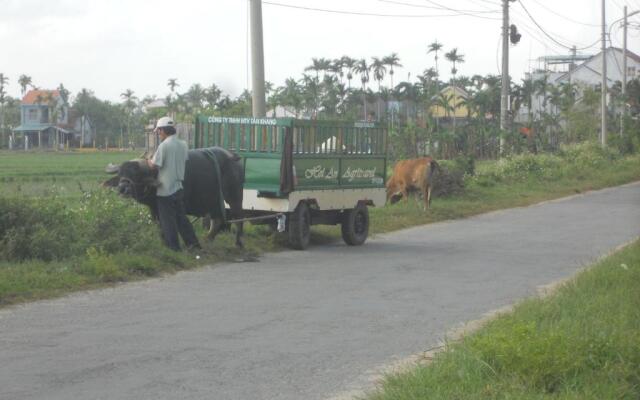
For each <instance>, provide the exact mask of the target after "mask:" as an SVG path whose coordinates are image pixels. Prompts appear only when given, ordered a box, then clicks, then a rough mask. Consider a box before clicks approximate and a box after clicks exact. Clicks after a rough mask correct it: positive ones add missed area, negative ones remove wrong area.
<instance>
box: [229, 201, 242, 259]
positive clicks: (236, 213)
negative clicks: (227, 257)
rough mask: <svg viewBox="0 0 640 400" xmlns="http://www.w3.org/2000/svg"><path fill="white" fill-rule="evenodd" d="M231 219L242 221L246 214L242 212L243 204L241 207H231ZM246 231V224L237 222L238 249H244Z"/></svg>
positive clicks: (236, 205)
mask: <svg viewBox="0 0 640 400" xmlns="http://www.w3.org/2000/svg"><path fill="white" fill-rule="evenodd" d="M229 214H230V215H231V219H242V218H243V216H244V213H243V212H242V203H240V205H238V204H233V205H231V209H230V213H229ZM243 231H244V222H242V221H240V222H236V247H240V248H242V247H244V244H243V243H242V234H243Z"/></svg>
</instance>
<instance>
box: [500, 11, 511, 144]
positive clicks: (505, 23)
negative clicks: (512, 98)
mask: <svg viewBox="0 0 640 400" xmlns="http://www.w3.org/2000/svg"><path fill="white" fill-rule="evenodd" d="M508 112H509V0H502V90H501V92H500V156H502V154H503V152H504V144H505V143H504V134H505V132H506V131H507V129H508V117H507V113H508Z"/></svg>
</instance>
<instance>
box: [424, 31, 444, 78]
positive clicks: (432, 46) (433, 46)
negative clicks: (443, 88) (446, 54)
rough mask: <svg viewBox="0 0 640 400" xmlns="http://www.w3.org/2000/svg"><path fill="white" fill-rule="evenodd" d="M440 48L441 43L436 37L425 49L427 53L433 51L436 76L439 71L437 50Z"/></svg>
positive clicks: (438, 74)
mask: <svg viewBox="0 0 640 400" xmlns="http://www.w3.org/2000/svg"><path fill="white" fill-rule="evenodd" d="M441 49H442V43H439V42H438V40H437V39H436V40H435V41H434V42H433V43H431V44H430V45H429V48H428V49H427V54H429V53H434V55H435V56H434V59H435V62H436V76H438V77H439V76H440V71H439V70H438V52H439V51H440V50H441Z"/></svg>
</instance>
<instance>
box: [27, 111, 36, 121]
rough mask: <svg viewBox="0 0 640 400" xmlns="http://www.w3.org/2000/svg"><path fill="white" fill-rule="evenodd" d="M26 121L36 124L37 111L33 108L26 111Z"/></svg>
mask: <svg viewBox="0 0 640 400" xmlns="http://www.w3.org/2000/svg"><path fill="white" fill-rule="evenodd" d="M27 111H28V113H27V121H29V122H38V110H37V109H35V108H30V109H29V110H27Z"/></svg>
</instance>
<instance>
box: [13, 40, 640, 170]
mask: <svg viewBox="0 0 640 400" xmlns="http://www.w3.org/2000/svg"><path fill="white" fill-rule="evenodd" d="M426 54H427V55H429V56H433V66H428V67H427V68H425V69H424V70H423V71H422V72H421V73H420V74H418V75H416V76H415V78H414V79H413V80H411V79H410V78H408V79H407V80H400V81H399V82H397V83H396V82H394V76H395V74H396V72H397V70H398V69H399V68H402V64H401V60H400V58H399V56H398V54H396V53H392V54H390V55H388V56H385V57H371V59H355V58H351V57H349V56H342V57H338V58H335V59H328V58H313V59H312V60H311V63H310V64H309V65H308V66H307V67H306V68H305V69H304V71H303V72H302V74H301V76H300V77H299V78H295V77H290V78H287V79H286V80H285V81H284V83H283V84H282V85H280V86H275V85H274V84H273V83H271V82H267V83H266V85H265V88H266V95H267V109H268V110H269V111H268V115H267V116H268V117H269V116H276V112H279V113H285V114H286V115H288V116H292V117H296V118H311V119H342V120H363V119H364V120H374V121H377V122H379V123H383V124H387V125H388V126H389V128H390V138H391V140H390V146H391V150H392V152H393V153H394V154H395V155H396V156H399V157H409V156H417V155H421V154H425V153H431V154H434V155H436V156H438V157H442V158H450V157H455V156H456V155H459V154H465V155H469V156H473V157H478V158H489V157H497V156H498V155H499V154H498V153H499V151H500V149H499V140H500V136H501V135H502V136H503V138H504V139H506V143H507V147H506V148H505V149H504V150H505V151H506V152H520V151H527V150H528V151H553V150H556V149H558V148H559V146H560V145H561V144H563V143H572V142H577V141H583V140H589V139H595V138H597V135H598V130H599V114H598V109H599V94H598V91H599V88H598V87H581V86H579V85H578V84H576V83H572V82H566V83H561V84H560V85H555V84H552V83H551V82H550V81H549V77H548V75H547V74H540V76H541V78H539V79H537V80H533V79H523V80H522V81H521V82H519V83H512V84H511V86H510V88H509V93H510V118H509V120H510V121H511V124H510V126H511V127H510V129H509V130H508V131H507V132H501V130H500V129H499V116H500V93H501V78H500V76H498V75H472V76H464V75H462V76H459V75H458V67H459V66H460V64H462V63H464V62H465V57H464V54H461V53H460V52H459V50H458V49H457V48H452V49H450V50H449V51H447V52H445V50H444V47H443V45H442V44H441V43H439V42H437V41H434V42H433V43H431V44H429V45H428V47H427V49H426ZM442 55H444V59H445V60H446V61H447V62H448V63H449V65H448V66H449V67H450V68H451V69H450V72H451V74H450V79H449V80H446V81H445V80H442V79H440V68H442V65H441V64H442V61H441V60H440V58H441V56H442ZM7 83H8V79H7V77H6V76H5V75H3V74H0V106H1V107H2V110H1V113H0V115H1V117H0V118H2V119H1V120H0V123H1V126H2V127H5V128H6V126H9V125H10V126H17V125H18V124H19V123H20V121H19V117H20V114H19V99H15V98H11V97H10V96H6V93H5V87H6V85H7ZM18 84H19V85H20V88H21V92H22V93H23V94H24V93H25V92H26V90H27V88H29V87H32V88H35V86H34V85H33V83H32V79H31V77H29V76H26V75H22V76H20V77H19V79H18ZM166 85H167V90H168V92H167V94H166V95H164V96H163V97H158V96H155V95H148V96H144V97H142V98H140V97H139V96H138V95H137V94H136V93H135V92H134V91H133V90H131V89H126V90H124V91H123V92H122V93H121V95H120V97H121V102H110V101H106V100H101V99H98V98H97V97H96V96H95V94H94V92H92V91H91V90H90V89H86V88H83V89H82V90H80V91H79V92H78V93H77V94H76V95H74V96H70V95H69V92H68V91H67V90H66V89H65V88H64V86H63V85H62V84H61V85H60V86H59V87H58V90H59V91H60V93H61V97H62V98H63V101H65V102H69V104H70V105H71V107H72V108H73V109H75V110H76V111H77V112H79V113H81V114H82V115H86V116H88V117H89V118H90V120H91V121H92V123H93V126H94V127H95V128H96V129H97V135H98V142H99V143H102V142H101V140H108V141H109V142H110V143H118V140H119V138H120V139H121V142H122V141H123V142H125V143H128V142H130V141H134V142H137V143H142V142H143V134H142V133H143V132H144V129H145V126H149V125H150V124H152V123H153V121H154V120H155V119H157V118H159V117H160V116H162V115H165V114H170V115H172V116H173V117H174V118H176V120H177V121H179V122H191V121H193V119H194V117H195V115H198V114H209V115H225V116H246V115H250V114H251V93H250V92H249V91H248V90H245V91H243V92H242V93H241V94H240V95H239V96H237V97H231V96H230V95H229V94H225V93H224V92H223V91H222V90H221V89H220V88H219V87H218V86H217V85H216V84H210V85H208V86H203V85H202V84H200V83H195V84H193V85H191V86H190V87H189V88H188V89H187V90H185V91H180V83H179V81H178V79H176V78H170V79H168V80H167V82H166ZM446 88H454V90H453V91H451V90H446ZM627 88H628V90H627V96H626V98H622V94H621V90H620V83H619V82H617V83H616V84H615V85H614V86H613V87H612V88H611V89H610V90H609V93H610V96H611V99H612V101H611V106H610V108H609V112H610V113H611V119H610V121H612V122H613V123H612V124H611V129H612V130H616V129H618V126H617V125H616V124H618V123H619V122H618V120H617V119H616V118H614V117H615V114H616V112H618V111H619V110H620V109H621V107H623V105H625V104H626V107H627V108H628V109H630V110H631V113H630V115H631V116H630V117H629V121H628V122H627V126H629V128H630V129H629V132H631V133H630V134H629V135H628V137H626V138H617V137H616V136H615V135H612V137H613V138H614V139H613V140H618V141H624V142H625V143H626V146H627V147H629V146H631V147H633V146H634V143H635V145H637V144H638V143H637V142H639V141H640V140H638V137H637V136H638V133H637V132H638V121H637V118H636V119H634V118H633V117H632V116H633V115H636V116H637V115H638V113H639V112H640V107H639V105H638V104H639V103H640V101H639V99H640V84H639V83H638V79H635V80H632V81H630V82H629V83H628V85H627ZM460 89H461V90H463V91H464V93H465V95H464V96H460V97H459V98H457V93H458V91H459V90H460ZM461 93H462V92H461ZM63 94H64V95H63ZM158 100H161V102H160V103H161V104H163V106H162V107H150V105H152V104H156V103H158ZM39 101H42V102H44V103H46V102H48V101H50V99H40V100H39ZM534 102H537V103H538V104H534ZM459 109H464V110H466V115H465V116H464V117H460V116H456V115H457V114H459V113H456V111H457V110H459ZM434 110H441V111H442V112H440V113H438V112H434ZM443 113H444V115H443ZM5 130H6V129H5ZM634 133H635V136H634ZM634 141H635V142H634Z"/></svg>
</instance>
